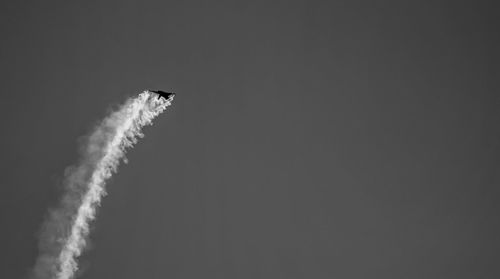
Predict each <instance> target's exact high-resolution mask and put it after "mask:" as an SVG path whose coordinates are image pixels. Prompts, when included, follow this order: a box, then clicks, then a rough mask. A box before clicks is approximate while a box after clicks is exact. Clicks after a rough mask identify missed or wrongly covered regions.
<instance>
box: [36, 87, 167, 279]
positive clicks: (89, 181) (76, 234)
mask: <svg viewBox="0 0 500 279" xmlns="http://www.w3.org/2000/svg"><path fill="white" fill-rule="evenodd" d="M172 100H173V96H171V97H169V99H165V98H159V97H158V95H157V94H154V93H153V92H150V91H144V92H142V93H141V94H139V96H137V97H136V98H131V99H129V100H127V101H126V102H125V103H124V104H123V105H122V106H121V107H120V108H119V109H118V110H116V111H114V112H112V113H111V114H110V115H108V116H107V117H106V118H105V119H104V120H103V121H102V122H101V123H100V124H99V125H97V127H96V128H95V129H94V131H93V132H92V133H91V134H90V136H89V137H88V138H87V140H86V142H85V143H84V146H83V148H82V155H81V158H80V162H79V163H78V164H77V165H76V166H73V167H70V168H68V169H66V172H65V182H64V191H65V193H64V194H63V197H62V199H61V202H60V205H59V207H58V208H56V209H53V210H50V212H49V215H48V217H47V219H46V220H45V222H44V224H43V226H42V231H41V237H40V242H39V246H40V247H39V249H40V254H39V256H38V258H37V261H36V263H35V267H34V270H33V278H34V279H71V278H74V276H75V272H77V270H78V263H77V258H78V257H79V256H80V255H81V254H82V252H83V250H84V249H85V247H86V246H87V238H88V234H89V224H90V223H91V222H92V220H94V219H95V216H96V209H97V208H98V207H99V205H100V202H101V199H102V197H103V196H104V195H106V191H105V183H106V180H107V179H108V178H110V177H111V175H112V174H113V173H115V172H116V171H117V168H118V165H119V163H120V161H121V160H123V161H125V162H126V158H125V153H126V150H127V149H128V148H131V147H132V146H133V145H134V144H135V143H136V142H137V140H138V138H141V137H143V136H144V135H143V134H142V132H141V129H142V127H144V126H145V125H151V124H152V120H153V119H154V118H155V117H156V116H157V115H159V114H160V113H162V112H163V111H164V110H165V109H166V108H167V107H168V106H170V104H171V102H172Z"/></svg>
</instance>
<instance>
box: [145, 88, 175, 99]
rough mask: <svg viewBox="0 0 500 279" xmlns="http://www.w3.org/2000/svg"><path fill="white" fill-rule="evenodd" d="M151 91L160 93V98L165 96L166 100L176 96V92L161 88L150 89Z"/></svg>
mask: <svg viewBox="0 0 500 279" xmlns="http://www.w3.org/2000/svg"><path fill="white" fill-rule="evenodd" d="M149 91H150V92H153V93H156V94H158V99H160V97H163V98H165V100H169V99H170V98H172V97H174V96H175V93H173V92H165V91H161V90H149Z"/></svg>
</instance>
